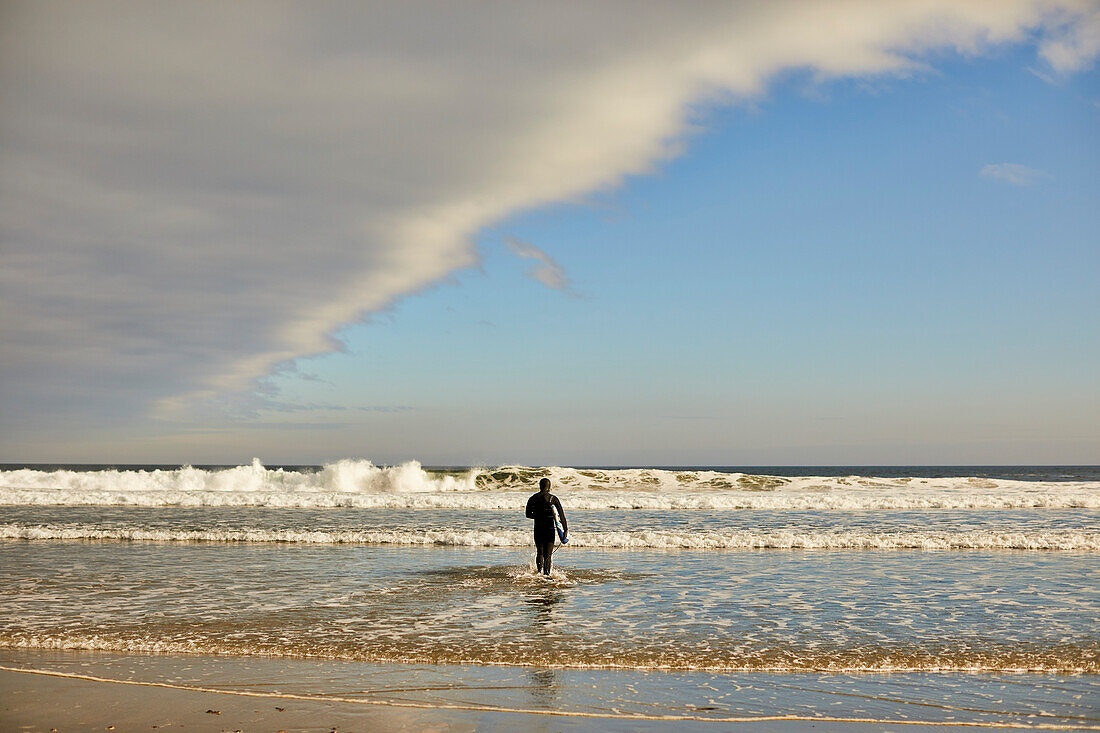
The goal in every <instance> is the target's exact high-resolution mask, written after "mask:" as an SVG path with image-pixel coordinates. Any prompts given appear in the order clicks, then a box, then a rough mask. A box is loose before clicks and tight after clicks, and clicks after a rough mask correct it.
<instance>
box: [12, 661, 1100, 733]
mask: <svg viewBox="0 0 1100 733" xmlns="http://www.w3.org/2000/svg"><path fill="white" fill-rule="evenodd" d="M0 670H3V671H6V672H14V673H20V674H32V675H41V676H45V677H56V678H62V679H71V680H84V681H88V682H102V683H109V684H117V685H130V686H135V687H155V688H163V689H170V690H184V691H188V692H202V693H211V694H218V695H233V696H237V697H251V698H272V699H282V700H301V701H307V702H335V703H347V704H353V705H371V706H379V707H397V708H416V709H424V710H464V711H480V712H495V713H510V714H521V715H548V716H556V717H564V718H601V719H614V720H653V721H669V722H689V721H696V722H707V723H764V722H784V721H788V722H811V723H812V722H831V723H853V724H870V725H919V726H937V727H960V728H963V727H972V728H1009V729H1017V730H1100V725H1094V724H1091V723H1084V722H1082V723H1080V724H1066V723H1021V722H1017V721H970V722H965V721H921V720H910V719H904V718H898V719H888V718H854V717H830V716H805V715H758V716H736V717H705V716H699V715H668V714H662V715H646V714H642V713H617V712H584V711H572V712H571V711H564V710H550V709H533V708H508V707H502V706H497V705H462V704H456V703H442V702H440V703H421V702H412V701H405V700H401V701H392V700H372V699H362V698H351V697H341V696H335V695H298V694H294V693H285V692H264V691H257V690H224V689H218V688H212V687H199V686H189V685H180V684H175V683H171V682H147V681H139V680H122V679H111V678H107V677H97V676H94V675H87V674H77V673H73V672H57V671H53V670H45V669H33V668H26V667H9V666H4V665H0ZM1031 717H1038V716H1037V715H1034V714H1032V715H1031ZM1090 720H1091V719H1090Z"/></svg>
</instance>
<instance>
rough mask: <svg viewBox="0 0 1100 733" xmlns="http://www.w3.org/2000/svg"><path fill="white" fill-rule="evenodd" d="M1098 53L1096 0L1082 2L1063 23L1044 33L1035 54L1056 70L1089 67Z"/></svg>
mask: <svg viewBox="0 0 1100 733" xmlns="http://www.w3.org/2000/svg"><path fill="white" fill-rule="evenodd" d="M1098 53H1100V3H1098V2H1090V3H1084V4H1083V7H1082V8H1080V9H1079V10H1078V12H1076V13H1072V14H1071V15H1070V17H1069V18H1068V19H1067V22H1066V23H1065V24H1064V25H1063V26H1062V27H1061V28H1059V29H1057V30H1056V31H1054V32H1052V33H1050V34H1048V36H1047V37H1046V38H1045V39H1044V40H1043V42H1042V43H1041V44H1040V46H1039V55H1040V56H1042V57H1043V59H1044V60H1046V62H1047V63H1049V64H1050V65H1051V67H1052V68H1053V69H1054V70H1055V71H1057V72H1059V73H1063V74H1064V73H1068V72H1073V71H1081V70H1082V69H1086V68H1088V67H1090V66H1091V65H1092V63H1093V60H1094V59H1095V58H1096V55H1097V54H1098Z"/></svg>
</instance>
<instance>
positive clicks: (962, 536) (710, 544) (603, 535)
mask: <svg viewBox="0 0 1100 733" xmlns="http://www.w3.org/2000/svg"><path fill="white" fill-rule="evenodd" d="M0 540H91V541H122V542H223V543H230V542H253V543H289V544H310V545H339V544H371V545H441V546H455V547H526V546H528V545H530V544H531V534H530V532H521V531H510V530H464V531H463V530H459V531H456V530H445V529H417V530H371V531H354V530H335V531H316V530H301V529H275V530H273V529H259V528H256V529H250V528H243V529H232V530H225V529H219V530H175V529H171V530H169V529H148V528H143V527H115V528H109V529H104V528H99V527H96V526H88V525H80V526H58V525H20V524H3V525H0ZM569 547H600V548H624V549H629V548H638V549H642V548H655V549H690V550H711V549H715V550H724V549H791V550H817V549H857V550H910V549H915V550H1060V551H1075V552H1097V551H1100V532H1081V531H1072V530H1070V531H1067V530H1048V531H1038V532H1034V531H1032V532H995V531H987V530H975V531H957V532H955V531H931V532H865V531H863V532H861V531H833V532H815V531H774V532H758V531H747V530H735V531H702V532H700V531H675V530H643V531H632V532H584V533H576V534H575V535H573V536H571V537H570V540H569Z"/></svg>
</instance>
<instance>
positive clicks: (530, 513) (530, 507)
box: [527, 496, 535, 519]
mask: <svg viewBox="0 0 1100 733" xmlns="http://www.w3.org/2000/svg"><path fill="white" fill-rule="evenodd" d="M534 502H535V497H533V496H532V497H531V498H530V499H528V500H527V518H528V519H534V518H535V507H534Z"/></svg>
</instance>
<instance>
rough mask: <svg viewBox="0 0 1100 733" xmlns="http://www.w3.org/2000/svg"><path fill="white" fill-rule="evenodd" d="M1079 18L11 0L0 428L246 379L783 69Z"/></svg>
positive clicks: (609, 175) (610, 181)
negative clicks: (697, 107)
mask: <svg viewBox="0 0 1100 733" xmlns="http://www.w3.org/2000/svg"><path fill="white" fill-rule="evenodd" d="M1097 17H1098V15H1097V6H1096V4H1095V3H1094V2H1085V1H1084V0H999V1H998V2H986V1H983V0H906V1H899V2H888V3H885V2H881V0H845V1H843V2H831V3H820V2H795V1H794V0H790V1H786V2H784V1H782V0H769V1H768V2H740V3H729V2H722V3H715V4H703V3H691V4H689V5H684V4H678V3H655V4H651V5H642V4H639V3H636V2H624V3H621V4H620V3H613V2H601V3H583V2H578V3H510V2H505V3H499V4H492V3H479V4H475V5H468V4H454V3H443V2H440V3H422V2H407V3H406V2H402V3H392V4H390V3H380V4H378V5H374V6H365V5H364V4H362V3H346V4H345V3H297V4H295V3H290V4H286V3H280V4H270V3H249V2H240V3H237V2H234V3H221V4H213V3H194V2H163V3H160V2H158V3H148V2H135V3H128V2H94V1H93V2H80V3H72V2H60V3H51V2H40V1H37V0H36V1H34V2H25V3H23V2H7V3H5V4H4V6H3V8H2V9H0V19H2V22H0V100H2V104H0V247H2V256H3V266H2V267H0V380H2V381H0V385H2V386H0V389H2V390H3V394H2V395H0V399H2V400H3V405H4V410H3V412H4V415H5V422H6V423H7V424H6V429H12V428H13V427H14V426H16V425H19V424H20V423H21V421H24V420H27V419H28V418H32V417H33V418H35V419H42V420H46V421H48V420H50V419H55V418H51V417H49V416H51V415H53V416H64V415H74V414H80V415H84V416H88V415H95V416H96V417H97V419H101V420H103V419H108V418H109V417H110V415H111V414H112V413H114V414H116V415H117V416H118V417H119V419H122V418H124V417H125V415H127V414H134V413H137V412H142V411H147V410H149V409H152V408H153V407H154V406H158V405H159V407H160V408H162V409H164V408H170V407H179V406H181V405H185V404H187V403H188V401H189V400H192V399H194V398H195V397H205V398H209V397H210V396H211V395H218V394H224V393H228V392H233V391H239V390H242V389H246V388H248V387H249V385H250V384H252V383H253V382H254V380H256V379H257V378H261V377H263V376H264V375H265V374H268V373H270V371H271V370H272V368H273V367H275V366H276V365H277V364H279V363H285V362H286V361H288V360H292V359H295V358H297V357H301V356H304V355H309V354H314V353H319V352H324V351H326V350H329V349H332V348H334V346H335V344H334V342H333V341H332V338H331V334H332V333H333V332H334V330H335V329H337V328H339V327H340V326H341V325H342V324H346V323H348V322H351V321H354V320H355V319H357V318H359V317H361V316H362V315H363V314H365V313H369V312H371V311H373V310H376V309H379V308H382V307H384V306H386V305H387V304H388V303H390V302H392V301H393V300H394V299H395V298H398V297H401V296H402V295H406V294H408V293H411V292H414V291H416V290H417V289H418V288H421V287H423V286H425V285H427V284H430V283H432V282H433V281H436V280H438V279H440V278H442V277H444V276H446V275H447V274H448V273H450V272H452V271H454V270H455V269H457V268H462V267H466V266H469V265H471V264H473V263H475V261H476V255H475V250H474V249H473V247H472V246H471V244H470V238H471V236H472V235H473V234H474V233H475V232H476V231H477V230H478V229H479V228H482V227H484V226H486V225H488V224H490V223H492V222H494V221H496V220H499V219H501V218H502V217H504V216H506V215H508V214H509V213H511V212H515V211H517V210H520V209H524V208H528V207H532V206H536V205H539V204H542V203H545V202H551V201H559V200H563V199H569V198H574V197H577V196H580V195H583V194H585V193H586V192H590V191H593V190H594V189H597V188H599V187H606V186H613V185H615V184H616V183H617V182H618V181H619V180H621V179H622V177H623V176H625V175H629V174H639V173H644V172H646V171H648V170H650V169H651V167H652V166H653V165H654V164H655V163H656V162H659V161H661V160H662V159H665V158H667V157H669V156H670V155H673V154H674V153H675V151H676V141H677V139H678V138H679V137H680V136H682V134H683V133H684V131H685V129H687V127H688V125H689V124H690V122H691V120H690V119H689V111H688V110H689V108H690V106H691V105H693V104H696V103H699V102H701V101H706V100H724V99H728V98H730V97H731V96H732V97H735V98H736V97H747V96H751V95H754V94H757V93H759V92H760V91H761V90H762V89H763V88H764V87H765V86H766V83H767V81H768V79H769V78H770V77H771V76H773V75H774V74H776V73H778V72H781V71H783V70H785V69H792V68H793V69H806V70H809V71H811V72H812V73H813V74H815V75H817V76H818V77H821V78H831V77H842V76H859V75H873V74H884V73H893V72H899V71H905V70H907V69H911V68H913V67H915V66H919V64H920V55H921V54H922V53H924V52H926V51H928V50H930V49H936V48H952V49H957V50H960V51H962V52H964V53H968V54H973V53H980V52H982V51H983V50H984V49H986V48H987V47H989V46H990V45H992V44H997V43H1003V42H1015V41H1021V40H1023V39H1025V38H1028V37H1029V36H1030V35H1031V34H1033V33H1036V32H1038V33H1040V35H1041V38H1040V47H1041V49H1042V54H1043V55H1044V56H1045V58H1046V59H1047V60H1048V62H1049V63H1050V64H1052V65H1053V66H1054V67H1055V68H1056V69H1058V70H1066V69H1072V68H1079V67H1082V66H1083V65H1085V64H1086V63H1087V61H1088V59H1089V58H1091V55H1092V54H1095V52H1096V48H1095V46H1096V44H1095V43H1094V40H1095V33H1094V30H1095V28H1096V23H1097ZM1044 29H1045V30H1044ZM1044 33H1045V34H1046V35H1042V34H1044ZM56 419H59V418H56Z"/></svg>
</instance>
